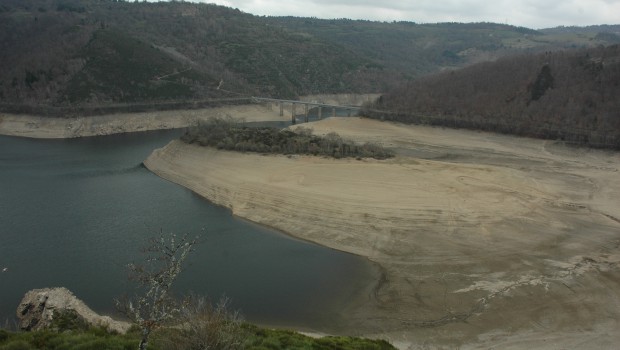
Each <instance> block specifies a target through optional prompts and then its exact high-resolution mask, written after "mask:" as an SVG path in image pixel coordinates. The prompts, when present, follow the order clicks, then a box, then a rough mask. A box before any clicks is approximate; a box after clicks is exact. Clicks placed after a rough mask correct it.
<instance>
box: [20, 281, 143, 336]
mask: <svg viewBox="0 0 620 350" xmlns="http://www.w3.org/2000/svg"><path fill="white" fill-rule="evenodd" d="M62 312H75V314H76V315H77V316H78V317H79V318H81V319H82V320H83V321H84V322H86V323H87V324H89V325H91V326H101V327H105V328H107V329H108V330H110V331H115V332H119V333H125V332H127V330H128V329H129V327H130V326H131V324H130V323H128V322H122V321H116V320H113V319H112V318H111V317H109V316H101V315H99V314H97V313H96V312H94V311H93V310H91V309H90V308H89V307H88V306H86V304H84V302H83V301H81V300H80V299H78V298H76V297H75V295H73V293H71V291H69V290H68V289H67V288H44V289H33V290H31V291H29V292H27V293H26V295H24V298H23V299H22V301H21V303H20V304H19V306H18V307H17V318H18V319H19V327H20V328H21V329H22V330H27V331H30V330H39V329H45V328H49V327H50V326H51V325H52V321H53V319H54V314H55V313H56V314H58V313H62Z"/></svg>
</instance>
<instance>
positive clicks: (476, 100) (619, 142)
mask: <svg viewBox="0 0 620 350" xmlns="http://www.w3.org/2000/svg"><path fill="white" fill-rule="evenodd" d="M365 114H367V115H368V116H371V117H373V118H380V119H385V120H395V121H400V122H405V123H421V124H431V125H445V126H450V127H463V128H471V129H482V130H489V131H498V132H503V133H511V134H518V135H525V136H533V137H540V138H548V139H558V140H564V141H567V142H571V143H577V144H585V145H590V146H596V147H615V148H620V46H619V45H612V46H608V47H603V46H601V47H597V48H591V49H579V50H567V51H556V52H547V53H541V54H529V55H519V56H511V57H505V58H501V59H499V60H497V61H496V62H487V63H480V64H477V65H473V66H470V67H467V68H463V69H461V70H453V71H446V72H443V73H441V74H437V75H432V76H428V77H425V78H423V79H419V80H416V81H414V82H411V83H409V84H407V85H406V86H404V87H401V88H397V89H394V90H392V91H390V92H389V93H388V94H385V95H383V96H382V97H381V98H380V99H379V100H378V101H377V103H375V104H374V105H372V106H368V109H367V110H366V111H365Z"/></svg>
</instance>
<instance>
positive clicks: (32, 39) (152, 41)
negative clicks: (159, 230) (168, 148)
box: [0, 0, 619, 113]
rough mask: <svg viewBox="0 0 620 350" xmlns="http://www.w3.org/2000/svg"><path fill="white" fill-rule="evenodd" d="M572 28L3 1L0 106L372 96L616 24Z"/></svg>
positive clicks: (84, 0)
mask: <svg viewBox="0 0 620 350" xmlns="http://www.w3.org/2000/svg"><path fill="white" fill-rule="evenodd" d="M583 29H584V30H582V31H580V30H579V29H576V30H574V31H571V32H570V33H564V32H550V33H543V32H540V31H534V30H530V29H526V28H518V27H513V26H507V25H499V24H490V23H477V24H457V23H444V24H415V23H411V22H393V23H385V22H371V21H351V20H345V19H342V20H319V19H315V18H293V17H259V16H253V15H250V14H246V13H243V12H241V11H239V10H236V9H231V8H227V7H223V6H216V5H211V4H204V3H191V2H179V1H175V2H159V3H155V2H127V1H121V0H2V1H1V2H0V109H2V110H5V111H7V110H8V111H13V112H35V113H36V112H39V113H45V112H49V111H53V110H54V109H53V108H51V107H54V108H55V107H63V108H66V107H71V108H82V110H83V111H87V110H89V108H90V111H91V112H92V111H96V110H99V111H107V110H109V109H110V108H113V107H114V106H120V108H128V107H127V106H134V107H135V106H136V105H138V104H142V105H145V106H146V105H148V106H159V107H158V108H175V107H179V106H185V105H190V106H191V105H196V101H203V103H204V101H213V100H218V101H227V100H229V99H234V98H239V97H247V96H252V95H261V96H272V97H282V98H291V97H295V96H298V95H306V94H317V93H344V92H346V93H355V92H383V91H387V90H388V89H389V88H391V87H394V86H396V85H398V84H401V83H403V82H405V81H407V80H409V79H412V78H415V77H419V76H421V75H424V74H428V73H433V72H437V71H440V70H442V69H445V68H455V67H462V66H465V65H469V64H472V63H475V62H479V61H486V60H491V59H495V58H497V57H500V56H504V55H507V54H511V53H514V52H518V51H521V50H530V51H531V50H544V49H555V48H563V47H570V46H579V47H589V46H596V45H599V44H609V43H610V42H615V41H617V35H616V34H614V33H615V32H617V31H618V30H619V29H618V28H617V26H608V27H597V28H595V29H589V30H585V29H586V28H583ZM48 107H50V108H48Z"/></svg>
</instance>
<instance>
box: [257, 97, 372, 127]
mask: <svg viewBox="0 0 620 350" xmlns="http://www.w3.org/2000/svg"><path fill="white" fill-rule="evenodd" d="M252 100H253V101H254V102H269V103H274V104H277V105H279V106H280V116H284V105H285V104H290V105H291V122H292V123H293V124H296V123H297V118H296V116H297V105H300V107H302V108H303V109H304V112H303V116H304V122H306V123H307V122H308V113H309V110H310V108H317V110H318V117H319V119H322V118H323V109H324V108H327V109H331V116H332V117H335V116H336V109H340V110H343V109H344V110H346V111H347V116H348V117H350V116H351V115H352V114H354V113H357V112H358V111H359V110H360V109H361V108H362V107H361V106H340V105H332V104H326V103H318V102H306V101H298V100H282V99H277V98H268V97H252Z"/></svg>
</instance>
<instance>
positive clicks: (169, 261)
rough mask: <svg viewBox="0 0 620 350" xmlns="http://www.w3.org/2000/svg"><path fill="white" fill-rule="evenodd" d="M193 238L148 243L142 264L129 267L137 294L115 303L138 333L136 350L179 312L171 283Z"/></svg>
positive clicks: (171, 237) (167, 238)
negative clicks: (139, 335) (137, 328)
mask: <svg viewBox="0 0 620 350" xmlns="http://www.w3.org/2000/svg"><path fill="white" fill-rule="evenodd" d="M196 243H197V241H196V239H193V240H190V239H188V237H187V235H184V236H182V237H180V238H179V237H177V236H176V235H174V234H170V235H164V234H163V233H160V235H159V236H158V237H153V238H151V239H150V240H149V245H148V246H147V247H146V248H145V249H144V253H145V255H146V258H145V262H144V263H141V264H135V263H132V264H129V265H128V266H127V267H128V269H129V271H130V278H131V279H132V280H134V281H136V282H137V283H138V287H139V288H138V290H139V291H138V293H137V294H136V295H135V296H134V297H132V298H126V300H116V305H117V307H118V308H119V310H121V311H122V312H123V313H124V314H125V315H126V316H127V317H129V318H130V319H131V320H132V321H133V322H134V323H135V324H137V325H138V326H139V327H140V329H141V331H142V337H141V339H140V345H139V347H138V348H139V349H140V350H144V349H146V347H147V344H148V341H149V336H150V335H151V332H152V331H153V330H154V329H156V328H158V327H161V326H162V325H164V324H165V323H166V322H169V321H171V320H174V319H175V318H176V317H177V316H178V315H179V314H180V312H181V310H182V306H183V302H178V301H177V300H175V299H174V298H173V296H172V291H171V288H172V284H173V283H174V281H175V279H176V278H177V276H178V275H179V273H180V272H181V265H182V264H183V261H184V260H185V259H186V258H187V256H188V254H189V253H190V252H191V251H192V250H193V247H194V245H195V244H196Z"/></svg>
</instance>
